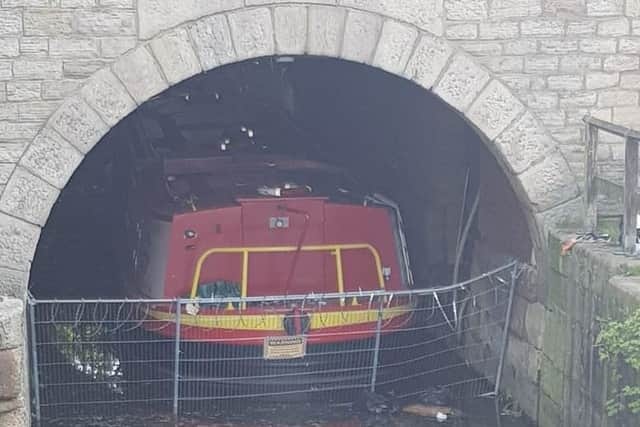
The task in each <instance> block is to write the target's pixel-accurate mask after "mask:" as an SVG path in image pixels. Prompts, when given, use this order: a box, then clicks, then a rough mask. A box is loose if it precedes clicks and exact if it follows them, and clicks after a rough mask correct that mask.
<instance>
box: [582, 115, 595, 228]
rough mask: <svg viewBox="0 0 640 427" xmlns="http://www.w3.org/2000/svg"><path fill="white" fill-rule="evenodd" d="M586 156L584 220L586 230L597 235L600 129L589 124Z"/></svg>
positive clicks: (586, 130) (587, 126)
mask: <svg viewBox="0 0 640 427" xmlns="http://www.w3.org/2000/svg"><path fill="white" fill-rule="evenodd" d="M585 140H586V141H585V142H586V144H587V146H586V148H585V149H586V156H585V183H584V193H585V194H584V212H585V214H584V218H585V224H584V225H585V229H586V231H590V232H593V233H595V231H596V227H597V224H598V211H597V203H596V196H597V185H596V178H597V174H598V169H597V168H598V162H597V160H598V157H597V156H598V128H597V127H595V126H594V125H592V124H589V123H587V125H586V129H585Z"/></svg>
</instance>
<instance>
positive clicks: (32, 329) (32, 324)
mask: <svg viewBox="0 0 640 427" xmlns="http://www.w3.org/2000/svg"><path fill="white" fill-rule="evenodd" d="M27 310H29V335H30V337H29V344H30V346H31V371H32V373H31V378H32V379H33V396H34V400H35V402H34V405H35V418H36V422H35V425H38V426H39V425H40V378H39V376H40V375H39V373H38V351H37V348H36V344H37V343H38V340H37V339H36V316H35V311H36V307H35V302H34V301H33V300H32V299H31V298H28V301H27Z"/></svg>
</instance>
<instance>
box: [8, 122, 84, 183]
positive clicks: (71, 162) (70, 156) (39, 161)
mask: <svg viewBox="0 0 640 427" xmlns="http://www.w3.org/2000/svg"><path fill="white" fill-rule="evenodd" d="M82 159H83V155H82V154H81V153H80V151H78V149H77V148H75V147H74V146H73V145H71V144H70V143H69V142H68V141H66V140H65V139H64V138H62V137H61V136H60V135H59V134H58V133H57V132H56V131H54V130H53V129H49V128H45V129H43V130H42V131H41V132H40V133H39V134H38V136H36V138H35V139H34V140H33V142H32V143H31V144H30V145H29V146H28V147H27V150H26V152H25V153H24V155H23V156H22V158H21V159H20V165H21V166H23V167H24V168H25V169H28V170H29V171H31V173H33V174H34V175H37V176H39V177H40V178H42V179H44V180H45V181H47V182H48V183H49V184H51V185H53V186H54V187H56V188H59V189H62V188H64V186H65V185H66V183H67V181H68V180H69V178H71V175H72V174H73V172H74V171H75V169H76V168H77V167H78V165H79V164H80V162H81V161H82Z"/></svg>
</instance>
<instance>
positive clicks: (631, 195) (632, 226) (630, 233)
mask: <svg viewBox="0 0 640 427" xmlns="http://www.w3.org/2000/svg"><path fill="white" fill-rule="evenodd" d="M637 187H638V139H634V138H632V137H627V138H626V140H625V154H624V222H623V231H622V233H623V234H622V236H623V239H622V244H623V247H624V251H625V252H627V253H635V251H636V239H637V214H638V202H637V191H636V190H637Z"/></svg>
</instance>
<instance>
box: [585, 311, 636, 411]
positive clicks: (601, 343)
mask: <svg viewBox="0 0 640 427" xmlns="http://www.w3.org/2000/svg"><path fill="white" fill-rule="evenodd" d="M596 345H597V346H598V347H599V354H600V360H602V361H603V362H608V363H609V365H610V366H611V368H612V369H613V370H614V372H613V378H615V380H616V382H617V383H618V384H619V385H620V387H619V388H618V389H617V390H616V393H615V395H614V396H613V397H612V398H611V399H609V400H608V401H607V412H608V414H609V415H610V416H614V415H617V414H619V413H621V412H623V411H626V410H628V411H631V413H633V414H640V383H638V381H637V379H638V378H640V308H639V309H636V310H635V311H634V312H633V313H631V314H630V315H629V316H628V317H627V318H626V319H625V320H622V321H614V320H609V321H604V322H603V323H602V328H601V330H600V334H599V335H598V338H597V340H596ZM621 369H624V371H625V374H624V375H623V374H622V373H621ZM629 371H630V372H629Z"/></svg>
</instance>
